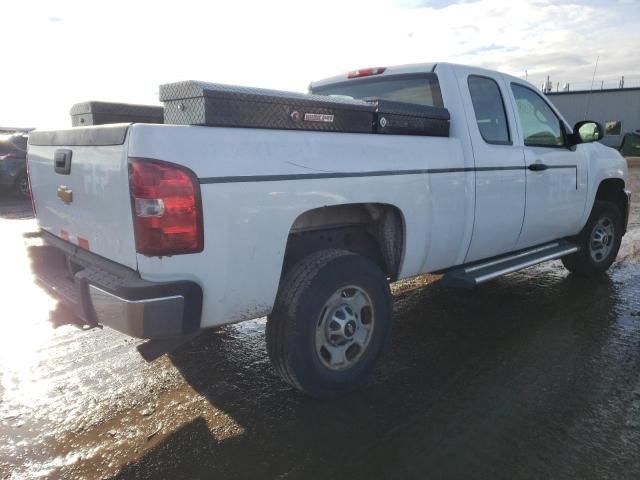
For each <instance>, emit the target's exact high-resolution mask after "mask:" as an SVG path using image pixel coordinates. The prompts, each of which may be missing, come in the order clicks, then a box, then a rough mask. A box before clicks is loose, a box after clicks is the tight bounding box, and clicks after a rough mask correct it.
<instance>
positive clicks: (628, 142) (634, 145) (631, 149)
mask: <svg viewBox="0 0 640 480" xmlns="http://www.w3.org/2000/svg"><path fill="white" fill-rule="evenodd" d="M620 153H622V155H625V156H628V157H632V156H636V157H640V130H636V131H635V132H631V133H627V134H626V135H625V136H624V138H623V139H622V145H621V146H620Z"/></svg>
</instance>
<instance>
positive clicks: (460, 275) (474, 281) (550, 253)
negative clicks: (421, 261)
mask: <svg viewBox="0 0 640 480" xmlns="http://www.w3.org/2000/svg"><path fill="white" fill-rule="evenodd" d="M577 251H578V247H577V246H576V245H574V244H573V243H571V242H568V241H566V240H560V241H557V242H552V243H547V244H545V245H541V246H538V247H534V248H530V249H528V250H523V251H521V252H516V253H510V254H507V255H504V256H501V257H496V258H493V259H491V260H483V261H481V262H477V263H471V264H468V265H464V266H462V267H457V268H455V269H453V270H449V271H448V272H446V273H445V274H444V277H442V280H441V282H442V283H443V284H444V285H446V286H448V287H457V288H473V287H475V286H476V285H478V284H480V283H484V282H486V281H488V280H492V279H494V278H496V277H500V276H501V275H505V274H507V273H512V272H517V271H518V270H522V269H523V268H527V267H531V266H533V265H537V264H538V263H542V262H546V261H548V260H555V259H557V258H562V257H564V256H565V255H569V254H571V253H575V252H577Z"/></svg>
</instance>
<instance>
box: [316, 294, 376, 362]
mask: <svg viewBox="0 0 640 480" xmlns="http://www.w3.org/2000/svg"><path fill="white" fill-rule="evenodd" d="M373 320H374V317H373V303H372V302H371V299H370V297H369V295H368V294H367V293H366V292H365V291H364V290H362V289H361V288H359V287H347V288H341V289H340V290H338V291H337V292H335V293H334V294H333V295H331V297H329V299H328V300H327V302H326V303H325V305H324V308H323V309H322V314H321V316H320V320H319V321H318V326H317V329H316V352H317V353H318V357H319V358H320V361H321V362H322V363H323V364H324V365H325V366H326V367H327V368H329V369H331V370H344V369H347V368H349V367H351V366H353V365H354V364H355V363H356V362H357V361H358V360H359V359H360V357H361V356H362V353H363V352H364V351H365V350H366V348H367V346H368V345H369V341H370V339H371V333H372V331H373V326H374V321H373Z"/></svg>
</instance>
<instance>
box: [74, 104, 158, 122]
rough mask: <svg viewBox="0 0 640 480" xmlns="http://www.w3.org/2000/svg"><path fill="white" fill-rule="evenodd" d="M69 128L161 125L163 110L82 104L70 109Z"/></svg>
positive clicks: (139, 106) (121, 105) (141, 106)
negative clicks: (142, 124)
mask: <svg viewBox="0 0 640 480" xmlns="http://www.w3.org/2000/svg"><path fill="white" fill-rule="evenodd" d="M69 113H71V126H73V127H81V126H86V125H104V124H107V123H125V122H126V123H162V121H163V108H162V107H161V106H153V105H132V104H129V103H111V102H82V103H76V104H75V105H74V106H73V107H71V111H70V112H69Z"/></svg>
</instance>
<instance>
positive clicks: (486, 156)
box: [457, 68, 525, 263]
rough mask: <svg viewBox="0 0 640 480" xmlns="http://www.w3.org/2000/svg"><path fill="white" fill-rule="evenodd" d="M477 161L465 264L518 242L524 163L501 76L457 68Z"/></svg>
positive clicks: (520, 224) (503, 249)
mask: <svg viewBox="0 0 640 480" xmlns="http://www.w3.org/2000/svg"><path fill="white" fill-rule="evenodd" d="M457 76H458V87H459V89H460V92H461V94H462V99H463V103H464V109H465V114H466V117H467V124H468V125H469V134H470V137H471V143H472V146H473V157H474V162H475V168H474V171H475V187H476V192H475V217H474V224H473V233H472V238H471V243H470V245H469V249H468V251H467V256H466V258H465V263H468V262H472V261H474V260H480V259H484V258H489V257H493V256H496V255H500V254H503V253H507V252H510V251H512V250H514V248H515V247H516V243H517V241H518V236H519V235H520V229H521V228H522V220H523V217H524V204H525V163H524V154H523V151H522V148H521V147H517V146H515V137H516V135H517V130H516V123H515V119H514V118H513V117H514V111H513V105H512V103H511V102H509V101H508V98H509V95H510V92H509V90H508V86H507V84H506V83H505V82H504V81H503V79H502V77H501V76H500V75H492V74H490V73H489V72H487V71H485V70H476V69H472V68H468V69H467V68H465V69H460V70H458V71H457Z"/></svg>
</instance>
